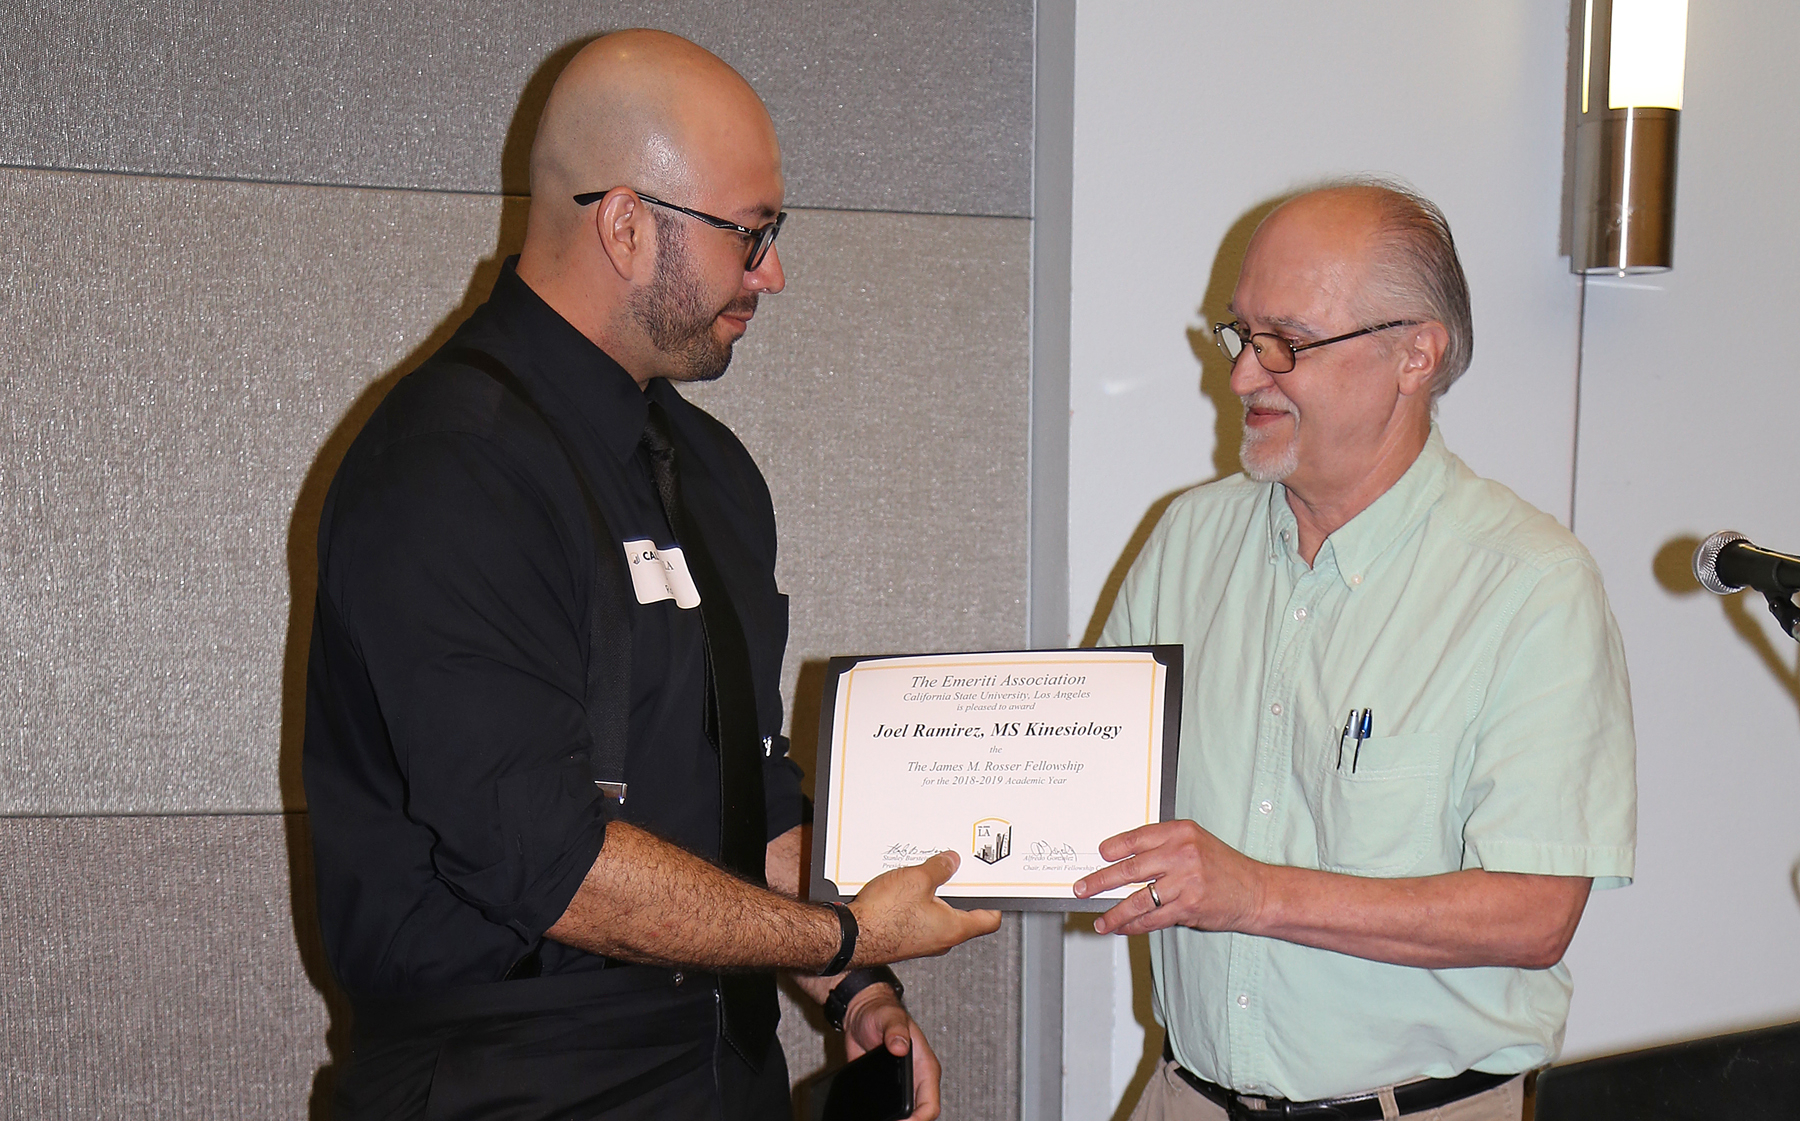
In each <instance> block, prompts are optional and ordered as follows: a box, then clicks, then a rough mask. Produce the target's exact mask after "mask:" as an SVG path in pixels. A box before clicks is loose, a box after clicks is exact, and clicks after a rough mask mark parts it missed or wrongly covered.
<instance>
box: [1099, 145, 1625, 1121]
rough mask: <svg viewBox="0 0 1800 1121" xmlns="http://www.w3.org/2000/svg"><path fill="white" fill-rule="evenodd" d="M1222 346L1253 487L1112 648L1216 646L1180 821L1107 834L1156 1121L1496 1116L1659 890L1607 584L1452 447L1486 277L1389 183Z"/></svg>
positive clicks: (1353, 210)
mask: <svg viewBox="0 0 1800 1121" xmlns="http://www.w3.org/2000/svg"><path fill="white" fill-rule="evenodd" d="M1230 311H1231V314H1232V316H1233V317H1234V318H1233V319H1232V321H1231V322H1229V323H1222V324H1219V325H1218V326H1217V327H1215V328H1214V331H1215V334H1216V335H1217V338H1218V341H1219V344H1220V346H1221V347H1222V348H1223V349H1224V351H1225V353H1226V354H1227V355H1228V356H1230V357H1231V359H1232V362H1233V365H1232V373H1231V385H1232V389H1233V390H1234V391H1235V392H1236V393H1237V394H1238V395H1239V396H1240V397H1241V398H1242V400H1243V402H1244V444H1243V465H1244V473H1243V474H1242V475H1239V476H1234V477H1232V478H1229V479H1225V480H1222V481H1220V482H1217V483H1213V484H1210V485H1208V486H1203V487H1200V488H1197V489H1195V490H1193V491H1190V492H1189V493H1187V494H1185V495H1183V496H1181V497H1180V498H1178V499H1177V500H1176V501H1175V502H1174V503H1173V504H1172V505H1171V506H1170V508H1169V510H1168V513H1167V514H1166V515H1165V516H1164V517H1163V519H1162V521H1161V523H1160V524H1159V525H1158V526H1157V527H1156V531H1155V533H1154V534H1153V535H1152V537H1151V539H1150V541H1149V543H1148V544H1147V546H1146V547H1145V549H1144V552H1143V554H1142V555H1141V556H1140V557H1139V558H1138V559H1137V561H1136V563H1135V564H1133V566H1132V568H1131V572H1130V575H1129V576H1128V577H1127V579H1126V582H1125V585H1124V588H1123V589H1122V590H1121V592H1120V594H1119V598H1118V601H1117V603H1116V604H1115V605H1114V608H1113V611H1112V614H1111V617H1110V618H1109V619H1108V621H1107V624H1106V628H1105V632H1104V637H1103V640H1102V641H1103V642H1104V643H1105V644H1108V645H1137V644H1144V643H1165V642H1179V643H1183V644H1185V645H1186V647H1187V649H1188V667H1189V669H1188V678H1187V680H1186V682H1185V683H1184V697H1183V704H1182V714H1183V717H1182V744H1181V751H1182V759H1181V771H1180V780H1179V789H1178V794H1177V806H1178V808H1179V811H1180V814H1181V818H1180V819H1179V820H1175V821H1169V822H1163V823H1161V824H1155V825H1149V826H1146V827H1144V828H1141V829H1136V830H1132V831H1131V832H1128V833H1124V834H1121V835H1119V836H1117V837H1113V838H1111V839H1109V840H1108V841H1106V842H1105V843H1104V844H1103V845H1102V847H1101V852H1102V854H1103V855H1104V856H1105V857H1106V859H1108V860H1112V861H1116V863H1113V864H1110V865H1108V866H1107V867H1105V868H1102V869H1100V870H1099V871H1097V872H1095V873H1093V874H1092V875H1090V876H1088V877H1087V878H1086V880H1085V881H1083V882H1082V883H1080V884H1078V885H1077V886H1076V892H1077V894H1078V895H1081V896H1083V897H1086V896H1090V895H1094V894H1097V893H1099V892H1102V891H1106V890H1108V889H1111V888H1114V887H1118V886H1121V885H1125V884H1131V883H1146V884H1148V886H1147V887H1146V888H1144V889H1143V890H1140V891H1137V892H1135V893H1133V894H1132V895H1131V896H1130V897H1128V898H1127V899H1125V900H1124V901H1123V902H1121V903H1119V904H1118V905H1117V906H1115V907H1113V908H1112V909H1111V910H1110V911H1108V912H1107V913H1106V914H1105V915H1103V916H1101V918H1100V919H1099V920H1098V921H1097V922H1096V923H1095V928H1096V929H1097V930H1099V931H1101V932H1102V933H1109V932H1111V933H1120V934H1140V933H1147V932H1151V933H1152V938H1151V961H1152V964H1153V967H1154V973H1155V983H1156V1003H1157V1009H1158V1015H1159V1017H1160V1018H1161V1020H1162V1021H1163V1023H1164V1024H1165V1025H1166V1027H1167V1028H1168V1044H1167V1046H1166V1047H1165V1051H1164V1060H1165V1061H1164V1062H1163V1064H1162V1066H1161V1068H1160V1069H1159V1071H1158V1072H1157V1074H1156V1076H1155V1077H1154V1078H1152V1080H1151V1083H1150V1085H1149V1087H1148V1088H1147V1089H1146V1091H1145V1093H1144V1096H1143V1098H1142V1100H1141V1101H1140V1102H1139V1103H1138V1106H1137V1111H1136V1113H1135V1114H1134V1116H1135V1117H1137V1118H1144V1119H1162V1118H1207V1119H1216V1118H1225V1117H1230V1118H1234V1119H1235V1118H1242V1117H1257V1118H1271V1119H1272V1118H1277V1117H1283V1118H1304V1117H1319V1118H1326V1117H1329V1118H1335V1119H1339V1121H1349V1119H1354V1118H1370V1119H1374V1118H1392V1117H1398V1116H1404V1115H1409V1114H1417V1115H1421V1116H1431V1117H1443V1118H1457V1119H1459V1121H1485V1119H1489V1118H1495V1119H1498V1118H1513V1119H1516V1118H1518V1117H1519V1116H1520V1113H1521V1099H1522V1095H1523V1089H1524V1087H1523V1082H1524V1079H1523V1077H1522V1076H1523V1074H1524V1072H1527V1071H1531V1070H1533V1069H1535V1068H1537V1067H1540V1066H1542V1065H1544V1064H1546V1063H1548V1062H1549V1061H1550V1060H1552V1059H1553V1058H1554V1057H1555V1056H1556V1054H1557V1051H1558V1049H1559V1048H1560V1047H1561V1044H1562V1035H1563V1025H1564V1021H1565V1019H1566V1017H1567V1014H1568V1007H1569V994H1570V988H1571V986H1570V978H1569V971H1568V968H1567V967H1566V966H1565V965H1564V964H1563V963H1562V957H1563V952H1564V950H1565V949H1566V948H1567V947H1568V944H1569V940H1570V938H1571V937H1572V936H1573V935H1574V933H1575V927H1576V924H1577V923H1578V922H1579V921H1580V919H1581V913H1582V910H1583V908H1584V906H1585V905H1586V902H1587V898H1588V893H1589V890H1590V889H1591V888H1592V887H1595V886H1599V887H1617V886H1622V885H1624V884H1626V883H1629V882H1630V878H1631V876H1632V873H1633V853H1634V845H1635V820H1636V808H1635V780H1634V755H1635V745H1634V741H1633V735H1632V727H1631V702H1630V694H1629V689H1628V686H1627V683H1626V677H1625V661H1624V653H1623V650H1622V648H1621V643H1620V639H1619V633H1618V627H1617V624H1616V623H1615V622H1614V621H1613V617H1612V613H1611V611H1610V610H1609V609H1608V607H1607V603H1606V595H1605V592H1604V591H1603V590H1602V587H1601V582H1600V574H1599V572H1598V570H1597V569H1596V568H1595V565H1594V562H1593V559H1592V558H1591V557H1589V555H1588V553H1587V551H1586V550H1585V549H1583V548H1582V546H1581V545H1580V543H1579V542H1577V541H1576V540H1575V538H1574V537H1573V536H1571V535H1570V534H1569V532H1568V531H1567V530H1565V529H1563V528H1562V527H1561V526H1560V525H1558V524H1557V523H1556V522H1555V520H1553V519H1552V518H1550V517H1549V516H1548V515H1546V514H1543V513H1541V512H1539V511H1537V510H1535V509H1533V508H1532V507H1531V506H1529V505H1527V504H1526V503H1525V502H1524V501H1522V500H1521V499H1520V498H1518V496H1516V495H1514V494H1513V493H1512V492H1511V491H1509V490H1507V489H1506V488H1505V487H1503V486H1501V485H1499V484H1498V483H1494V482H1490V481H1488V480H1485V479H1481V478H1478V477H1477V476H1476V475H1475V474H1474V473H1473V472H1471V471H1470V470H1469V469H1468V467H1466V466H1465V465H1464V464H1463V462H1462V461H1461V460H1459V459H1458V458H1457V457H1456V456H1455V455H1453V454H1451V452H1450V451H1449V449H1448V448H1446V447H1445V446H1444V441H1443V437H1442V436H1441V434H1440V433H1439V432H1438V429H1437V426H1436V425H1435V424H1434V423H1433V419H1432V417H1433V411H1434V404H1435V402H1436V400H1437V398H1438V397H1439V396H1441V395H1442V394H1443V393H1444V391H1445V390H1447V389H1448V388H1449V386H1450V384H1451V383H1452V382H1453V381H1454V380H1455V379H1456V378H1457V377H1458V376H1459V375H1461V374H1462V372H1463V371H1464V369H1466V368H1467V366H1468V363H1469V357H1470V353H1471V349H1472V338H1473V331H1472V327H1471V322H1470V312H1469V296H1468V284H1467V281H1466V280H1465V279H1464V276H1463V271H1462V266H1461V264H1460V262H1459V261H1458V260H1457V256H1456V248H1455V244H1454V242H1453V241H1452V240H1451V237H1450V229H1449V225H1448V223H1447V222H1446V221H1445V219H1444V216H1443V214H1442V212H1440V211H1439V210H1438V208H1437V207H1435V206H1433V205H1432V204H1431V203H1429V202H1427V201H1426V200H1424V199H1422V198H1419V197H1418V196H1417V195H1414V194H1412V193H1411V192H1409V191H1406V190H1404V189H1402V188H1399V187H1397V186H1395V185H1393V184H1390V183H1386V182H1382V181H1355V182H1346V183H1339V184H1334V185H1332V186H1329V187H1327V188H1324V189H1321V190H1316V191H1311V192H1308V193H1306V194H1303V195H1300V196H1298V197H1297V198H1294V199H1292V200H1290V201H1288V202H1287V203H1285V204H1284V205H1282V206H1281V207H1280V208H1278V209H1277V210H1276V211H1275V212H1274V213H1273V214H1271V215H1270V216H1269V217H1268V218H1267V219H1266V220H1265V221H1264V222H1263V224H1262V225H1261V226H1260V227H1259V228H1258V230H1257V231H1256V234H1255V236H1254V237H1253V238H1252V239H1251V242H1250V247H1249V251H1248V253H1247V254H1246V256H1245V259H1244V264H1243V269H1242V271H1241V272H1240V274H1239V276H1238V284H1237V289H1236V291H1235V292H1234V294H1233V296H1232V301H1231V307H1230Z"/></svg>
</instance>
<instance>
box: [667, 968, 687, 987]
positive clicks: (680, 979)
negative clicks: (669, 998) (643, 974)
mask: <svg viewBox="0 0 1800 1121" xmlns="http://www.w3.org/2000/svg"><path fill="white" fill-rule="evenodd" d="M669 979H670V980H671V981H674V982H675V984H676V986H677V987H680V985H681V983H682V982H683V981H685V980H687V975H686V974H684V973H682V972H681V971H680V970H679V969H678V970H676V971H675V975H674V976H673V977H671V978H669Z"/></svg>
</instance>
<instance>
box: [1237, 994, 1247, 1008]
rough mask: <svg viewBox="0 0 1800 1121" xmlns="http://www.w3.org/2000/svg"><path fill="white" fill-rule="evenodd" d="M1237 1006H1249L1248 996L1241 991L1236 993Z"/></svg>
mask: <svg viewBox="0 0 1800 1121" xmlns="http://www.w3.org/2000/svg"><path fill="white" fill-rule="evenodd" d="M1238 1007H1239V1008H1248V1007H1250V998H1249V997H1247V996H1245V995H1243V994H1242V993H1240V994H1238Z"/></svg>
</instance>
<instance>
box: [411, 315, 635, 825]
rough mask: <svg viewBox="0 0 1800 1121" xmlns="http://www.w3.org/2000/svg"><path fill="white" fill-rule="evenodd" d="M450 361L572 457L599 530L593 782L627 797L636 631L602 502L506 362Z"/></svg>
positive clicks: (457, 354)
mask: <svg viewBox="0 0 1800 1121" xmlns="http://www.w3.org/2000/svg"><path fill="white" fill-rule="evenodd" d="M446 357H447V360H448V361H450V362H454V363H459V364H461V365H465V366H469V367H471V368H473V369H476V370H480V371H481V372H482V373H484V374H486V375H487V376H488V377H490V378H493V379H494V380H495V381H496V382H498V383H500V388H502V389H504V390H505V391H506V392H508V393H510V394H512V395H513V396H514V397H515V398H517V399H518V400H519V401H520V402H521V403H522V404H523V405H524V406H525V407H526V408H527V409H529V410H530V411H531V413H532V415H533V416H535V417H537V418H538V421H539V422H540V423H541V424H542V425H543V426H544V431H546V432H548V433H549V434H550V438H551V439H552V440H554V441H555V442H556V446H557V448H558V449H560V450H561V451H562V453H563V458H564V459H566V460H568V463H569V472H570V474H572V475H574V476H575V483H576V485H577V486H579V487H580V488H581V498H582V503H583V505H585V506H586V507H587V513H588V525H589V528H590V529H592V531H593V534H594V583H593V586H592V588H591V589H590V590H589V592H588V664H587V703H586V708H587V724H588V736H589V738H590V739H592V740H593V748H592V750H591V752H590V754H589V756H588V765H589V768H590V770H591V771H592V772H593V776H594V785H596V786H598V787H599V788H600V792H601V793H602V794H604V795H606V796H607V797H609V798H615V799H617V800H618V801H619V802H620V803H623V802H624V801H625V793H626V790H625V742H626V737H627V719H628V717H629V716H630V713H631V643H630V642H628V641H627V642H621V641H619V636H621V635H630V633H631V608H630V606H629V599H628V597H627V593H626V591H625V576H624V566H623V563H622V562H620V563H609V560H608V558H611V557H614V555H615V554H614V550H615V548H616V546H615V544H614V542H613V540H612V532H611V530H609V529H608V528H607V525H606V518H605V516H604V515H602V514H601V512H600V504H599V503H598V502H596V501H595V500H594V492H593V489H592V488H591V487H589V486H588V481H587V475H586V474H585V473H584V472H583V471H582V470H581V465H580V463H579V462H578V461H577V460H576V458H575V455H574V452H573V451H572V450H571V449H570V447H569V445H568V443H567V442H565V441H564V440H563V438H562V434H561V433H560V432H558V431H557V430H556V426H555V425H554V424H551V423H550V418H549V417H548V416H545V415H544V411H543V410H542V409H540V408H539V407H538V404H537V402H536V401H533V400H532V399H531V394H530V393H528V392H526V389H525V386H524V384H523V383H521V382H520V381H519V379H518V377H517V376H515V375H514V374H513V372H512V371H511V370H510V369H508V368H507V367H506V364H505V363H503V362H501V361H500V360H499V359H498V358H496V357H494V356H493V355H492V354H489V353H488V352H487V351H485V350H477V349H475V348H473V347H463V348H461V349H459V350H456V351H454V352H453V353H451V354H449V355H447V356H446Z"/></svg>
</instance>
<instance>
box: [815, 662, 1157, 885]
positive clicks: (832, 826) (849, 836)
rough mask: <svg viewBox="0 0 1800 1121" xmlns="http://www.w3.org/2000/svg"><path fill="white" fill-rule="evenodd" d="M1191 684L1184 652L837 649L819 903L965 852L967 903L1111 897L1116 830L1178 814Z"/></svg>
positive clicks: (824, 743)
mask: <svg viewBox="0 0 1800 1121" xmlns="http://www.w3.org/2000/svg"><path fill="white" fill-rule="evenodd" d="M1181 680H1182V678H1181V651H1180V648H1179V647H1155V648H1142V649H1129V650H1052V651H1036V652H1027V653H994V654H954V655H947V654H938V655H920V656H915V657H894V658H835V659H833V660H832V662H831V667H830V673H829V677H828V679H827V684H826V696H825V704H824V709H823V714H822V719H821V734H820V744H819V764H820V766H819V792H818V793H819V798H818V822H817V823H816V824H815V826H814V829H813V843H814V852H813V862H812V884H811V893H810V894H811V896H812V898H814V899H842V898H848V897H850V896H854V895H855V894H856V893H857V892H859V891H860V890H862V887H863V885H864V884H866V883H868V882H869V881H870V880H872V879H874V878H875V877H876V876H879V875H880V874H881V873H883V872H885V871H890V870H892V869H895V868H901V867H905V866H907V865H913V864H918V863H919V862H920V861H922V860H924V859H925V858H927V857H929V856H931V855H932V854H934V853H937V852H941V851H945V850H949V851H953V852H956V853H958V854H960V855H961V857H962V861H961V865H960V867H959V868H958V869H957V871H956V873H955V875H953V876H951V877H950V879H949V880H948V881H947V882H946V883H945V884H944V885H943V886H942V887H941V888H940V889H939V892H938V893H939V895H941V896H942V897H944V898H946V899H952V900H955V901H956V902H957V903H958V904H959V905H969V906H987V907H997V908H1000V909H1003V910H1080V909H1091V908H1093V906H1094V905H1093V904H1092V903H1088V902H1085V901H1083V900H1078V899H1076V898H1075V897H1074V894H1073V887H1074V884H1075V882H1076V881H1077V880H1079V879H1081V878H1082V877H1083V876H1085V875H1087V874H1088V873H1090V872H1093V871H1094V870H1095V869H1097V868H1100V867H1101V866H1103V865H1104V864H1105V863H1106V860H1105V858H1104V857H1103V856H1102V855H1101V853H1100V843H1101V841H1103V840H1104V839H1106V838H1108V837H1111V836H1114V835H1115V834H1119V833H1122V832H1125V831H1127V830H1130V829H1134V828H1137V827H1140V826H1143V825H1146V824H1149V823H1153V822H1158V821H1162V820H1165V819H1166V818H1168V817H1169V816H1170V815H1171V813H1172V811H1173V801H1174V790H1175V747H1176V735H1177V733H1176V729H1177V728H1178V726H1179V720H1180V694H1181ZM1128 891H1129V888H1128V887H1121V888H1119V889H1117V890H1116V891H1114V892H1109V893H1106V895H1104V896H1103V897H1102V898H1105V899H1108V900H1112V899H1118V898H1123V897H1124V896H1125V895H1126V894H1127V893H1128Z"/></svg>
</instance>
